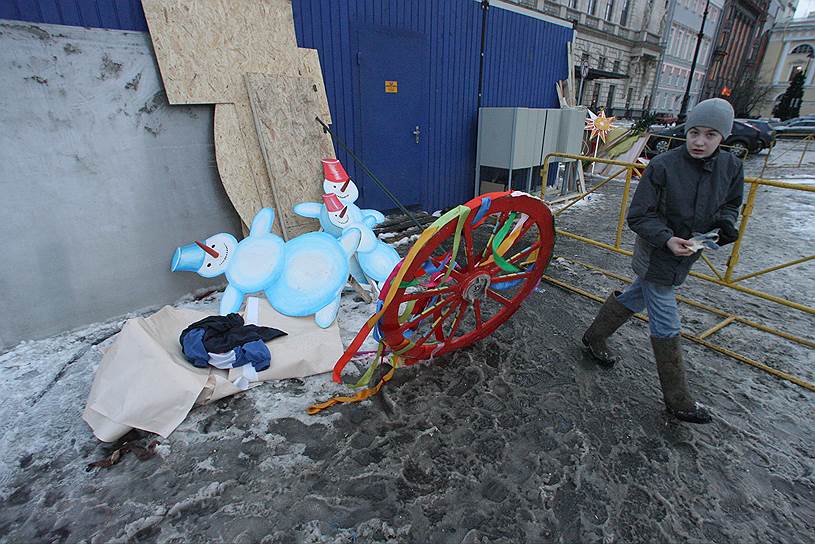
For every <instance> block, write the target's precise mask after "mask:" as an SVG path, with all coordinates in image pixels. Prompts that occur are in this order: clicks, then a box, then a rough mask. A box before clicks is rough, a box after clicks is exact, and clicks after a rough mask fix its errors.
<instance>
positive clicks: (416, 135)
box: [413, 125, 422, 144]
mask: <svg viewBox="0 0 815 544" xmlns="http://www.w3.org/2000/svg"><path fill="white" fill-rule="evenodd" d="M421 133H422V131H421V130H420V129H419V125H416V128H414V129H413V135H414V136H415V137H416V143H417V144H418V143H419V135H420V134H421Z"/></svg>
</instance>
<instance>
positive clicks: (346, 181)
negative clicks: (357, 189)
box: [340, 178, 351, 193]
mask: <svg viewBox="0 0 815 544" xmlns="http://www.w3.org/2000/svg"><path fill="white" fill-rule="evenodd" d="M349 183H351V178H348V179H347V180H345V183H343V184H342V187H341V188H340V192H341V193H344V192H345V190H346V189H347V188H348V184H349Z"/></svg>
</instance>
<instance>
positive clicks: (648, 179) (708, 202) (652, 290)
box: [582, 98, 744, 423]
mask: <svg viewBox="0 0 815 544" xmlns="http://www.w3.org/2000/svg"><path fill="white" fill-rule="evenodd" d="M732 127H733V107H732V106H731V105H730V103H729V102H727V101H726V100H723V99H721V98H711V99H709V100H704V101H702V102H700V103H699V104H697V105H696V107H695V108H693V110H692V111H691V112H690V113H689V114H688V118H687V122H686V123H685V135H686V138H687V142H686V145H683V146H681V147H677V148H675V149H672V150H670V151H668V152H666V153H662V154H660V155H657V156H656V157H655V158H654V159H653V160H652V161H651V162H650V163H649V165H648V167H647V168H646V170H645V172H644V173H643V175H642V177H641V178H640V181H639V184H638V186H637V190H636V192H635V193H634V198H633V199H632V201H631V208H630V209H629V211H628V226H629V227H630V228H631V230H633V231H634V232H635V233H636V234H637V240H636V243H635V246H634V258H633V261H632V263H631V266H632V268H633V269H634V273H635V274H636V276H637V277H636V279H635V280H634V282H633V283H632V284H631V285H629V286H628V287H627V288H626V289H625V290H624V291H623V292H622V293H620V292H619V291H617V292H614V293H612V294H611V295H609V297H608V299H607V300H606V301H605V303H604V304H603V306H602V307H601V308H600V312H599V313H598V314H597V317H595V319H594V322H593V323H592V324H591V326H590V327H589V328H588V330H587V331H586V332H585V334H584V335H583V339H582V341H583V344H584V345H585V346H586V347H587V348H588V350H589V352H590V353H591V354H592V355H593V356H594V358H595V359H596V360H597V362H598V363H599V364H600V365H601V366H604V367H611V366H613V365H614V363H615V362H616V358H615V357H614V356H613V355H612V354H610V353H609V351H608V347H607V345H606V339H607V338H608V337H609V336H611V334H612V333H614V331H616V330H617V329H618V328H619V327H620V326H621V325H622V324H623V323H625V322H626V321H627V320H628V318H630V317H631V316H632V315H633V314H634V313H636V312H640V311H642V310H644V309H647V311H648V325H649V328H650V333H651V345H652V347H653V350H654V357H655V359H656V363H657V372H658V374H659V381H660V385H661V386H662V395H663V398H664V401H665V407H666V409H667V411H668V412H669V413H670V414H672V415H674V416H675V417H676V418H678V419H680V420H682V421H687V422H690V423H708V422H710V420H711V416H710V413H709V412H708V410H707V409H706V408H705V407H704V406H702V405H701V404H699V403H697V402H695V401H694V400H693V397H692V396H691V394H690V392H689V390H688V382H687V378H686V376H685V368H684V364H683V362H682V348H681V345H680V336H679V332H680V321H679V313H678V312H677V305H676V294H675V293H674V288H675V287H676V286H679V285H681V284H682V283H683V282H684V281H685V279H686V278H687V276H688V272H690V269H691V266H693V263H694V262H696V260H697V259H698V258H699V257H700V256H701V252H694V251H693V250H692V249H691V243H690V242H689V241H688V240H689V238H691V237H692V233H694V232H702V233H704V232H708V231H710V230H713V229H716V228H718V229H719V241H718V244H719V245H720V246H721V245H725V244H729V243H732V242H735V241H736V239H737V238H738V230H737V229H736V219H737V218H738V214H739V207H740V206H741V202H742V193H743V191H744V170H743V167H742V164H741V160H739V159H738V158H736V156H735V155H732V154H731V153H728V152H725V151H721V150H720V149H719V145H720V144H721V143H722V141H724V140H725V139H726V138H727V137H728V136H730V132H731V129H732Z"/></svg>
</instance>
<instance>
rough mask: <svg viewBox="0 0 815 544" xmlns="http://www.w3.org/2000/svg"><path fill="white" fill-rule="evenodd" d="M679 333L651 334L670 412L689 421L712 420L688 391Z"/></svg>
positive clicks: (708, 413)
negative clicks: (660, 336) (674, 334)
mask: <svg viewBox="0 0 815 544" xmlns="http://www.w3.org/2000/svg"><path fill="white" fill-rule="evenodd" d="M679 339H680V337H679V336H674V337H672V338H655V337H653V336H652V337H651V346H653V348H654V357H655V358H656V360H657V372H659V383H660V384H661V385H662V397H663V398H664V399H665V407H666V409H667V410H668V413H669V414H672V415H673V416H675V417H676V418H677V419H680V420H682V421H687V422H688V423H710V421H711V419H712V418H711V417H710V412H708V410H707V409H706V408H705V407H704V406H702V405H701V404H699V403H698V402H695V401H694V400H693V397H691V395H690V392H689V391H688V379H687V377H686V376H685V365H684V363H683V362H682V346H681V345H680V344H679Z"/></svg>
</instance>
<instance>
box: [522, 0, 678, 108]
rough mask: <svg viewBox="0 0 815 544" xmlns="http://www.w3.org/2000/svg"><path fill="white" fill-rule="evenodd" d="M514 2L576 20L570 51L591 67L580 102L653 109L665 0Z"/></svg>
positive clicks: (579, 61) (591, 105)
mask: <svg viewBox="0 0 815 544" xmlns="http://www.w3.org/2000/svg"><path fill="white" fill-rule="evenodd" d="M515 3H517V4H520V5H523V6H526V7H529V8H532V9H535V10H537V11H540V12H542V13H546V14H548V15H551V16H553V17H558V18H560V19H564V20H567V21H570V22H572V24H573V25H574V29H575V39H574V47H573V51H572V54H573V55H574V64H575V67H576V72H578V73H577V74H576V84H577V85H578V86H579V85H580V83H581V79H580V73H579V70H580V65H581V64H582V63H583V62H584V61H585V62H586V63H588V66H589V68H590V70H589V74H588V76H587V77H586V79H585V80H584V81H583V92H582V96H581V97H578V102H579V103H581V104H584V105H587V106H589V107H590V108H592V109H601V108H602V109H605V110H606V112H607V113H609V114H610V115H616V116H635V117H636V116H639V115H640V114H641V113H642V111H643V110H650V109H652V108H653V96H652V93H653V88H654V81H655V76H656V71H657V65H658V63H659V59H660V55H661V53H662V44H661V43H660V42H661V40H660V37H661V35H662V33H663V31H664V25H665V12H666V7H667V2H666V1H665V0H518V1H516V2H515Z"/></svg>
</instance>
